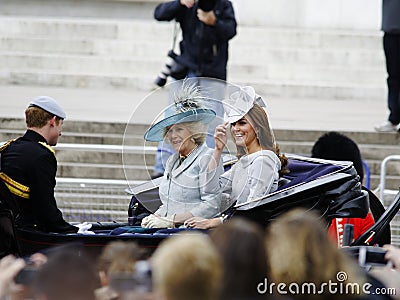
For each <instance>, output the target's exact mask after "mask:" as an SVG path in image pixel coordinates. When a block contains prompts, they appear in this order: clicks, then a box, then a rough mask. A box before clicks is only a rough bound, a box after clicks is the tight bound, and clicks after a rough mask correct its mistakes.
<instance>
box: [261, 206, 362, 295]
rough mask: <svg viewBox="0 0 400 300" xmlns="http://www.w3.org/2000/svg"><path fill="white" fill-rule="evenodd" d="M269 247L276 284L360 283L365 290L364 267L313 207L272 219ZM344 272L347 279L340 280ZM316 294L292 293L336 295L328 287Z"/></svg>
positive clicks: (268, 251) (269, 262) (270, 272)
mask: <svg viewBox="0 0 400 300" xmlns="http://www.w3.org/2000/svg"><path fill="white" fill-rule="evenodd" d="M266 248H267V252H266V253H267V261H268V266H269V268H270V270H269V274H270V277H271V278H269V279H270V281H272V282H274V283H275V284H279V283H284V284H286V286H289V285H290V284H292V283H294V284H297V285H298V286H304V285H303V284H308V283H311V284H314V285H315V286H316V288H317V290H320V288H323V285H324V284H329V282H332V283H334V284H336V285H337V284H339V283H342V284H347V283H350V284H352V283H356V284H357V283H358V284H359V287H360V290H359V292H360V293H362V292H363V291H362V284H363V283H364V282H365V278H364V276H363V275H362V273H361V270H360V269H359V267H358V266H357V264H356V263H355V262H354V261H353V260H352V259H351V258H350V257H348V256H347V255H346V254H345V253H344V252H342V251H341V250H339V249H338V248H337V246H336V245H335V244H334V243H333V241H331V240H330V239H329V237H328V234H327V232H326V224H325V223H323V221H322V220H321V218H320V217H319V216H318V215H317V214H316V213H315V212H314V211H306V210H304V209H294V210H292V211H289V212H287V213H285V214H283V215H281V216H280V217H279V218H278V219H276V220H275V221H273V222H272V223H271V225H270V226H269V227H268V233H267V239H266ZM342 275H344V276H343V277H347V279H346V280H341V279H342ZM325 287H326V286H325ZM315 294H316V293H314V294H313V293H312V292H311V295H310V294H303V295H291V296H293V298H295V299H333V298H335V297H336V298H337V295H333V294H332V293H330V292H329V289H328V288H323V289H322V293H321V294H319V295H315ZM346 296H349V297H351V296H357V295H351V294H350V295H346ZM336 298H335V299H336Z"/></svg>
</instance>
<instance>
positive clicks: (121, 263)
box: [98, 241, 143, 285]
mask: <svg viewBox="0 0 400 300" xmlns="http://www.w3.org/2000/svg"><path fill="white" fill-rule="evenodd" d="M142 254H143V252H142V250H141V249H140V248H139V246H138V245H137V244H136V243H135V242H131V241H113V242H110V243H108V244H107V245H106V246H105V247H104V249H103V251H102V253H101V255H100V257H99V258H98V270H99V273H100V279H101V282H102V284H103V285H106V284H108V276H109V275H110V274H112V273H129V272H131V273H133V272H134V271H135V263H136V261H137V260H139V259H141V256H142Z"/></svg>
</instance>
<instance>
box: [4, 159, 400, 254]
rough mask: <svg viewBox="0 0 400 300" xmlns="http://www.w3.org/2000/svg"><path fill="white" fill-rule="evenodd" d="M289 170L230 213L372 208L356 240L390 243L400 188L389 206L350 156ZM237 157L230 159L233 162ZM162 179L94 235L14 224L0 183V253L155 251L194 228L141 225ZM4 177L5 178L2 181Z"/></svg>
mask: <svg viewBox="0 0 400 300" xmlns="http://www.w3.org/2000/svg"><path fill="white" fill-rule="evenodd" d="M288 158H289V169H290V173H289V174H288V175H284V176H283V177H282V178H281V180H280V183H279V188H278V190H277V191H275V192H273V193H271V194H269V195H267V196H264V197H262V198H259V199H255V200H253V201H250V202H246V203H243V204H240V205H236V206H235V207H233V208H231V217H232V218H236V217H242V218H248V219H250V220H252V221H255V222H257V223H259V224H260V225H262V226H263V227H267V226H268V224H269V223H270V222H271V221H273V220H274V219H275V218H277V217H278V216H279V215H281V214H282V213H284V212H286V211H288V210H290V209H291V208H294V207H303V208H305V209H307V210H316V211H318V213H319V214H320V216H321V217H322V218H324V219H325V220H326V221H327V224H329V223H330V221H331V220H332V219H333V218H362V217H365V216H366V215H367V213H368V210H369V209H370V211H371V212H372V214H373V217H374V219H375V220H376V223H375V224H374V225H373V226H372V227H371V228H370V229H369V230H367V231H366V232H365V233H364V234H363V235H361V236H360V237H359V238H357V239H356V240H355V241H353V243H352V246H362V245H367V246H368V245H376V244H378V245H383V244H386V243H390V225H389V223H390V221H391V220H392V218H393V217H394V216H395V215H396V214H397V212H398V211H399V208H400V197H399V194H398V195H397V196H396V197H395V200H394V201H393V203H392V205H391V206H390V207H389V208H388V209H387V210H385V209H384V207H383V205H382V204H381V202H380V201H379V199H378V198H377V197H376V196H375V195H374V194H373V193H372V192H371V191H370V190H368V189H366V188H364V187H362V186H361V184H360V182H359V178H358V175H357V173H356V171H355V169H354V167H353V165H352V163H351V162H339V161H328V160H321V159H314V158H308V157H302V156H296V155H288ZM232 163H234V161H230V162H228V163H227V164H226V167H229V165H230V164H232ZM159 180H160V179H155V180H151V181H148V182H145V183H143V184H141V185H138V186H135V187H134V188H132V189H129V190H127V191H128V192H129V193H131V194H132V198H131V201H130V204H129V206H128V208H127V219H129V223H128V222H124V223H121V222H93V223H92V230H93V231H94V232H95V234H94V235H82V234H62V233H45V232H38V231H30V230H25V229H21V228H18V227H16V226H15V225H14V215H13V211H12V203H10V201H12V195H11V194H10V193H9V191H8V189H7V188H6V187H5V186H4V185H0V238H1V241H2V243H1V246H0V257H2V256H5V255H6V254H8V253H14V254H16V255H21V256H26V255H29V254H32V253H34V252H37V251H44V250H45V249H47V248H51V247H54V246H60V245H65V244H69V243H75V244H79V245H81V246H83V247H84V249H85V250H87V251H89V252H90V253H93V254H99V253H100V251H101V249H102V248H103V247H104V246H105V245H106V244H107V243H109V242H111V241H115V240H125V241H135V242H136V243H137V244H138V245H139V246H140V247H143V248H146V249H149V250H150V251H152V250H154V249H155V248H157V246H158V245H159V244H160V243H161V242H162V241H163V240H164V239H166V238H168V237H170V236H171V235H174V234H176V233H177V232H182V231H183V232H186V231H193V230H195V229H189V228H176V229H146V228H141V227H140V226H137V225H138V224H140V220H141V218H143V217H144V216H145V215H147V214H149V213H152V212H154V211H155V210H156V209H157V208H158V206H159V205H160V204H161V202H160V199H159V197H158V183H159ZM0 183H1V182H0Z"/></svg>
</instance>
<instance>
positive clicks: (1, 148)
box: [0, 139, 15, 153]
mask: <svg viewBox="0 0 400 300" xmlns="http://www.w3.org/2000/svg"><path fill="white" fill-rule="evenodd" d="M14 141H15V139H14V140H9V141H7V142H5V143H4V144H3V145H1V146H0V153H1V152H3V151H4V149H6V148H7V147H8V146H10V144H11V143H12V142H14Z"/></svg>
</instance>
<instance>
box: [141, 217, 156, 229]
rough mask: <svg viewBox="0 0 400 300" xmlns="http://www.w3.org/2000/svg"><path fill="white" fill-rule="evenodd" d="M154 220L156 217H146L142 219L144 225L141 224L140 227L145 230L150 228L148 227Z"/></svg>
mask: <svg viewBox="0 0 400 300" xmlns="http://www.w3.org/2000/svg"><path fill="white" fill-rule="evenodd" d="M154 218H157V216H156V215H148V216H147V217H144V218H143V219H142V223H140V226H142V227H143V228H150V227H148V226H147V225H148V224H149V223H150V221H151V220H153V219H154Z"/></svg>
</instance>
